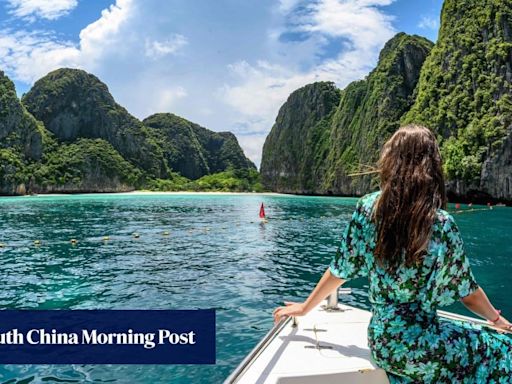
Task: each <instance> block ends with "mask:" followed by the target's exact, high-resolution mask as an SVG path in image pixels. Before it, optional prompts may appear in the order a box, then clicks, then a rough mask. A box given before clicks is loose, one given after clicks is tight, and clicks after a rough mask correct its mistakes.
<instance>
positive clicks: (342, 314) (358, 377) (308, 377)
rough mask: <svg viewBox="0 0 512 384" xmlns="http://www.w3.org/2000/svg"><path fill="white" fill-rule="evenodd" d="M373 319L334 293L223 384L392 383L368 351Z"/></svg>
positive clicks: (276, 330)
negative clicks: (368, 331) (368, 333)
mask: <svg viewBox="0 0 512 384" xmlns="http://www.w3.org/2000/svg"><path fill="white" fill-rule="evenodd" d="M340 292H341V293H345V294H348V293H350V292H351V291H350V288H341V289H340ZM438 316H439V317H441V318H444V319H450V320H456V321H463V322H469V323H472V324H475V325H479V326H486V327H490V328H493V327H492V326H491V325H490V324H488V323H487V322H485V321H483V320H478V319H474V318H471V317H466V316H461V315H457V314H454V313H450V312H445V311H438ZM370 318H371V312H369V311H366V310H363V309H359V308H355V307H352V306H350V305H344V304H338V293H337V292H336V293H334V294H332V295H330V296H329V297H328V298H327V300H326V301H325V302H324V304H321V305H319V306H317V307H316V308H315V309H313V310H312V311H311V312H310V313H308V314H307V315H306V316H304V317H300V318H290V317H289V318H286V319H283V320H281V321H280V322H279V323H278V324H277V325H275V326H274V327H273V328H272V329H271V330H270V332H269V333H267V334H266V335H265V337H263V339H262V340H261V341H260V342H259V343H258V344H257V345H256V347H254V349H253V350H252V351H251V352H250V353H249V354H248V355H247V356H246V357H245V358H244V360H243V361H242V362H241V363H240V364H239V365H238V367H237V368H236V369H235V370H234V371H233V372H232V373H231V375H230V376H229V377H228V378H227V379H226V380H225V381H224V384H235V383H237V384H317V383H322V384H335V383H336V384H339V383H347V384H348V383H350V384H367V383H368V384H385V383H389V380H388V377H387V374H386V372H385V371H384V370H383V369H381V368H379V367H377V365H376V364H375V363H374V362H373V360H372V357H371V353H370V349H369V348H368V340H367V337H368V336H367V328H368V324H369V321H370Z"/></svg>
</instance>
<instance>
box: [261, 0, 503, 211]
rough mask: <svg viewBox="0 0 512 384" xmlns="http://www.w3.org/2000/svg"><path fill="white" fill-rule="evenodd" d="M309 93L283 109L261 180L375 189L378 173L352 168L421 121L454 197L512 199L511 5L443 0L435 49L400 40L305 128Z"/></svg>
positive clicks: (279, 186)
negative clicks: (434, 138) (440, 158)
mask: <svg viewBox="0 0 512 384" xmlns="http://www.w3.org/2000/svg"><path fill="white" fill-rule="evenodd" d="M308 87H310V88H311V89H314V88H315V85H314V84H313V85H310V86H308ZM305 88H306V87H305ZM303 89H304V88H301V89H300V90H298V91H296V92H294V93H293V94H292V96H294V95H296V96H297V95H299V96H300V97H299V99H297V98H295V100H293V102H292V96H290V99H288V101H287V102H286V103H285V104H284V105H283V107H282V108H281V110H280V112H279V115H278V117H277V119H276V123H275V125H274V127H273V128H272V131H271V132H270V134H269V136H268V138H267V141H266V142H265V147H264V150H263V160H262V168H261V172H262V180H263V182H264V184H265V185H266V186H268V187H269V188H271V189H272V190H275V191H283V192H298V193H318V194H330V193H333V194H349V195H361V194H364V193H366V192H369V191H371V190H373V189H374V188H375V187H376V178H375V177H374V176H370V175H368V176H359V177H351V176H349V174H351V173H353V172H354V171H365V170H368V169H369V168H368V167H372V166H375V162H376V160H377V157H378V153H379V150H380V148H381V146H382V144H383V143H384V141H385V140H386V139H387V138H388V137H389V136H390V135H391V134H392V133H393V132H394V131H395V130H396V129H397V128H398V127H399V126H400V124H406V123H418V124H423V125H425V126H427V127H429V128H430V129H432V130H433V131H434V132H435V133H436V134H437V137H438V140H439V142H440V143H441V151H442V155H443V159H444V167H445V171H446V176H447V184H448V185H447V187H448V189H447V190H448V193H449V196H451V197H454V196H457V198H458V199H460V198H465V199H468V200H471V199H473V200H480V201H488V200H489V199H500V200H506V201H512V2H510V1H508V0H507V1H505V0H482V1H474V0H445V2H444V6H443V10H442V16H441V29H440V32H439V38H438V41H437V43H436V44H435V46H434V47H433V48H432V43H430V42H429V41H427V40H426V39H424V38H421V37H418V36H408V35H406V34H403V33H401V34H398V35H397V36H395V37H394V38H393V39H391V40H390V41H389V42H388V43H387V44H386V46H385V47H384V49H383V50H382V52H381V54H380V58H379V63H378V65H377V68H376V69H375V70H374V71H372V72H371V73H370V74H369V75H368V77H367V78H366V79H364V80H361V81H356V82H354V83H352V84H349V85H348V86H347V87H346V88H345V89H344V90H343V91H341V98H340V103H339V105H338V107H337V108H336V110H335V111H334V112H333V114H332V117H330V116H327V117H326V116H316V117H315V115H314V114H308V116H309V117H313V118H312V119H306V120H304V121H307V123H304V124H303V125H300V124H301V123H300V122H298V121H297V120H300V119H301V118H304V111H309V108H310V107H309V106H310V105H311V103H314V102H315V101H316V100H318V99H317V97H316V95H307V94H306V93H304V92H302V90H303ZM281 116H287V119H286V120H284V119H282V117H281ZM317 126H321V127H322V129H318V128H315V127H317ZM311 132H317V133H316V134H315V135H312V134H311ZM310 137H315V140H314V141H311V140H310ZM283 144H286V145H283ZM298 154H301V155H298ZM303 157H305V158H306V159H304V158H303ZM292 163H299V164H307V169H301V168H293V166H291V165H290V164H292Z"/></svg>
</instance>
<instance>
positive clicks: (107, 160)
mask: <svg viewBox="0 0 512 384" xmlns="http://www.w3.org/2000/svg"><path fill="white" fill-rule="evenodd" d="M32 114H33V115H32ZM34 116H35V117H37V119H38V120H36V118H34ZM146 122H147V123H148V124H150V125H151V126H149V127H148V126H146V125H144V124H143V123H142V122H141V121H139V120H138V119H136V118H135V117H133V116H132V115H130V114H129V113H128V112H127V111H126V110H125V109H124V108H123V107H121V106H120V105H119V104H117V103H116V102H115V100H114V98H113V97H112V95H111V94H110V93H109V91H108V88H107V86H106V85H105V84H103V83H102V82H101V81H100V80H99V79H98V78H96V77H95V76H93V75H91V74H89V73H87V72H84V71H82V70H78V69H59V70H57V71H54V72H51V73H49V74H48V75H47V76H45V77H43V78H42V79H40V80H39V81H37V82H36V83H35V85H34V87H33V88H32V89H31V90H30V91H29V92H28V93H27V94H26V95H25V96H24V97H23V100H22V103H21V102H20V100H19V99H18V98H17V96H16V92H15V89H14V84H13V83H12V82H11V81H10V80H9V79H8V78H7V77H6V76H4V74H3V72H0V194H1V195H20V194H26V193H50V192H63V193H79V192H80V193H83V192H121V191H129V190H133V189H135V188H151V187H152V186H157V188H158V189H165V188H171V189H173V190H175V189H176V188H179V187H180V186H183V185H188V184H187V178H184V177H183V176H186V177H188V178H193V179H196V178H200V177H201V176H205V175H212V174H214V173H220V172H223V171H226V170H229V171H230V172H231V173H230V175H227V174H226V175H224V174H219V175H216V176H215V177H216V178H215V177H214V179H212V180H213V181H215V180H217V179H218V180H217V181H219V183H220V182H221V181H223V180H224V179H226V178H227V177H228V176H230V177H232V178H236V175H249V176H250V179H251V183H244V181H247V182H248V181H249V180H245V179H243V177H242V179H243V180H234V182H233V183H231V184H232V185H238V187H237V188H243V186H244V185H246V184H247V188H253V187H254V186H255V185H257V184H258V183H257V180H256V181H254V180H253V179H254V172H256V171H255V168H256V167H255V166H254V164H253V163H252V162H251V161H250V160H248V159H247V158H246V157H245V155H244V154H243V151H242V149H241V148H240V146H239V145H238V142H237V140H236V137H235V136H234V135H233V134H232V133H230V132H218V133H217V132H212V131H209V130H208V129H206V128H203V127H200V126H199V125H197V124H194V123H192V122H190V121H187V120H185V119H182V118H180V117H178V116H175V115H172V114H157V115H153V116H151V117H150V118H148V119H147V120H146ZM246 171H250V172H246ZM180 173H181V175H180ZM249 176H247V177H246V178H247V179H249ZM212 180H210V181H212ZM238 181H240V182H238ZM219 183H217V184H219ZM203 184H207V183H203ZM210 184H212V185H214V184H215V183H214V182H211V183H210ZM231 184H230V185H231ZM249 184H250V185H249ZM191 185H192V184H191Z"/></svg>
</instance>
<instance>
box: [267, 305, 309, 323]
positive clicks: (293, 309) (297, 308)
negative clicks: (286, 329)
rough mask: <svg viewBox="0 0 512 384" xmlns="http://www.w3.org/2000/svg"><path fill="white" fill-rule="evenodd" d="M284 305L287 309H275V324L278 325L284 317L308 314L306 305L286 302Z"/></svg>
mask: <svg viewBox="0 0 512 384" xmlns="http://www.w3.org/2000/svg"><path fill="white" fill-rule="evenodd" d="M284 304H285V307H277V308H276V309H274V312H273V315H274V323H276V324H277V323H279V321H280V320H281V318H283V317H288V316H304V315H305V314H306V312H305V305H304V303H293V302H290V301H285V302H284Z"/></svg>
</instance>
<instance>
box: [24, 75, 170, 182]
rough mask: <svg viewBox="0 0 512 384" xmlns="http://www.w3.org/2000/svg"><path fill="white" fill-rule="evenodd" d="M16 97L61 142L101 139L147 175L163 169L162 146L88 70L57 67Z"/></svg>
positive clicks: (157, 174) (165, 170)
mask: <svg viewBox="0 0 512 384" xmlns="http://www.w3.org/2000/svg"><path fill="white" fill-rule="evenodd" d="M22 102H23V104H24V105H25V106H26V107H27V109H28V111H29V112H30V113H31V114H32V115H33V116H34V117H35V118H36V119H38V120H40V121H42V122H43V124H44V126H45V128H46V129H48V130H49V131H50V132H52V133H53V134H54V136H55V138H56V139H57V140H59V141H61V142H73V141H74V140H77V139H79V138H91V139H96V138H97V139H103V140H105V141H107V142H108V143H110V144H111V145H112V146H113V147H114V148H115V149H116V150H117V151H118V152H119V153H120V154H121V155H122V156H123V158H125V159H126V160H128V161H129V162H131V163H132V164H133V165H135V166H136V167H138V168H140V169H142V170H143V171H145V172H146V173H147V175H148V176H149V177H166V176H167V174H168V172H169V170H168V168H167V166H166V164H165V161H164V158H163V150H162V148H161V147H160V146H159V145H158V144H157V143H156V140H155V138H154V137H153V136H152V135H151V132H150V131H149V130H148V128H146V127H145V126H144V125H143V124H142V123H141V122H140V121H139V120H137V119H136V118H135V117H133V116H132V115H130V114H129V113H128V111H126V109H124V108H123V107H121V106H120V105H119V104H117V103H116V102H115V100H114V98H113V97H112V95H111V94H110V92H109V91H108V88H107V86H106V85H105V84H104V83H102V82H101V81H100V80H99V79H98V78H97V77H96V76H94V75H91V74H89V73H87V72H85V71H82V70H79V69H69V68H62V69H58V70H56V71H53V72H50V73H49V74H48V75H46V76H44V77H43V78H42V79H40V80H38V81H36V83H35V84H34V86H33V87H32V89H30V91H29V92H28V93H27V94H26V95H25V96H24V97H23V99H22Z"/></svg>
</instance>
